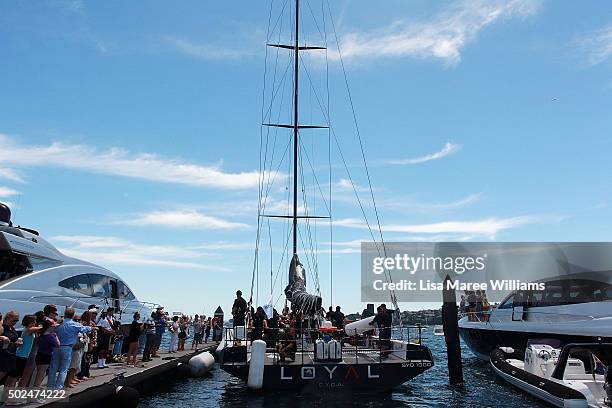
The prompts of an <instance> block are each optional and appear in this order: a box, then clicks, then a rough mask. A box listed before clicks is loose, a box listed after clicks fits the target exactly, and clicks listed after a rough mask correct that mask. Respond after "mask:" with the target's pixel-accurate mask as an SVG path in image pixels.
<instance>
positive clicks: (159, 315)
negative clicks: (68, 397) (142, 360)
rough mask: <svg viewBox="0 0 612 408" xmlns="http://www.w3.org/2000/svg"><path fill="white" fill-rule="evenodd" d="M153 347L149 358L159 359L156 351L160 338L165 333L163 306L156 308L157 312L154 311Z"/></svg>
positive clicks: (159, 344)
mask: <svg viewBox="0 0 612 408" xmlns="http://www.w3.org/2000/svg"><path fill="white" fill-rule="evenodd" d="M154 319H155V345H154V346H153V349H152V350H151V357H159V354H157V351H158V350H159V347H160V346H161V342H162V338H163V337H164V333H165V332H166V314H165V313H164V307H163V306H157V310H156V311H155V317H154Z"/></svg>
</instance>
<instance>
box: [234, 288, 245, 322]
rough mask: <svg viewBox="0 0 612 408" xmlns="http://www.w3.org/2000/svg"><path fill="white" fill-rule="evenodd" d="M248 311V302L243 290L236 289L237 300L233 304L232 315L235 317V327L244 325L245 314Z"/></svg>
mask: <svg viewBox="0 0 612 408" xmlns="http://www.w3.org/2000/svg"><path fill="white" fill-rule="evenodd" d="M246 311H247V302H246V300H244V299H243V298H242V291H240V290H238V291H236V300H234V305H233V306H232V316H233V317H234V327H236V326H244V315H245V313H246Z"/></svg>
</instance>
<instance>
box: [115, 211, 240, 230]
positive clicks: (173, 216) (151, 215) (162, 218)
mask: <svg viewBox="0 0 612 408" xmlns="http://www.w3.org/2000/svg"><path fill="white" fill-rule="evenodd" d="M121 224H123V225H134V226H157V227H168V228H186V229H196V230H200V229H212V230H235V229H246V228H249V225H247V224H243V223H239V222H232V221H228V220H224V219H222V218H219V217H214V216H211V215H205V214H202V213H201V212H199V211H198V210H189V209H186V210H173V211H151V212H148V213H144V214H139V215H137V216H135V217H130V219H129V220H124V221H121Z"/></svg>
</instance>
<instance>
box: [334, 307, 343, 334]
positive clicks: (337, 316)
mask: <svg viewBox="0 0 612 408" xmlns="http://www.w3.org/2000/svg"><path fill="white" fill-rule="evenodd" d="M332 324H333V325H334V326H335V327H336V328H337V329H338V330H342V329H344V313H342V312H341V311H340V306H336V311H335V312H334V313H333V314H332Z"/></svg>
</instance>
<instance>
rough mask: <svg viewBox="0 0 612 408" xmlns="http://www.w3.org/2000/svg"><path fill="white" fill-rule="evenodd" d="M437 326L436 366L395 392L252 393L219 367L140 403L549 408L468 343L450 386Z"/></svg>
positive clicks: (432, 341) (153, 407) (428, 336)
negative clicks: (456, 382) (460, 375)
mask: <svg viewBox="0 0 612 408" xmlns="http://www.w3.org/2000/svg"><path fill="white" fill-rule="evenodd" d="M432 330H433V327H429V328H428V330H427V332H425V333H423V341H424V342H425V344H427V345H428V346H429V347H430V348H431V351H432V353H433V355H434V358H435V366H434V367H433V368H432V369H430V370H428V371H426V372H425V373H423V374H422V375H420V376H418V377H416V378H415V379H413V380H412V381H410V382H408V383H406V384H404V385H403V386H400V387H398V388H396V389H395V390H394V391H393V392H392V393H391V394H382V395H381V394H349V395H346V394H342V393H338V392H334V393H328V394H323V395H308V394H298V393H289V392H286V393H265V394H257V393H253V392H251V391H249V390H248V389H247V387H246V385H245V384H244V383H243V382H241V381H239V380H237V379H235V378H233V377H231V376H229V375H228V374H227V373H225V372H224V371H222V370H219V369H215V370H213V371H212V372H211V373H209V374H210V375H209V376H208V377H206V378H200V379H187V380H183V381H179V382H177V383H175V384H173V385H171V386H168V387H167V388H166V389H163V390H159V392H158V393H156V395H154V396H150V397H146V398H143V399H142V400H141V403H140V405H139V406H140V407H150V408H165V407H168V406H175V407H217V406H221V407H235V406H241V407H291V408H298V407H311V406H347V405H348V406H355V407H400V406H411V407H476V406H478V407H494V406H499V405H503V406H504V407H510V408H527V407H537V408H539V407H542V408H544V407H547V405H544V404H542V403H540V402H539V401H538V400H536V399H534V398H532V397H530V396H528V395H525V394H523V393H522V392H520V391H519V390H517V389H515V388H513V387H512V386H510V385H508V384H507V383H505V382H503V381H502V380H500V379H499V378H497V376H496V375H495V373H494V372H493V370H492V369H491V368H490V366H489V364H488V363H486V362H484V361H481V360H479V359H477V358H476V357H474V355H472V354H471V353H470V351H469V349H468V348H467V347H466V346H465V344H463V343H462V355H463V369H464V371H463V372H464V378H465V384H464V385H463V386H458V387H451V386H449V385H448V372H447V367H446V347H445V344H444V337H443V336H434V335H433V334H432Z"/></svg>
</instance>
